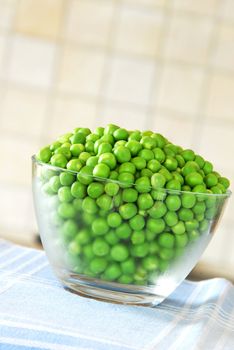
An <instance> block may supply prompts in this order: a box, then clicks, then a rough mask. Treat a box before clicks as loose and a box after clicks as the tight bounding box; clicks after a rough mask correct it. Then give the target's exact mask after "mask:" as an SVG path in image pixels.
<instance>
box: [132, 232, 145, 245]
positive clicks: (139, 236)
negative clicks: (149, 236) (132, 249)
mask: <svg viewBox="0 0 234 350" xmlns="http://www.w3.org/2000/svg"><path fill="white" fill-rule="evenodd" d="M144 241H145V235H144V231H141V230H139V231H133V233H132V235H131V242H132V244H142V243H144Z"/></svg>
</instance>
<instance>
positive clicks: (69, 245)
mask: <svg viewBox="0 0 234 350" xmlns="http://www.w3.org/2000/svg"><path fill="white" fill-rule="evenodd" d="M36 158H37V160H38V161H39V162H40V163H46V164H48V165H49V166H48V167H45V168H43V169H42V170H43V171H41V182H42V191H43V193H44V194H45V195H46V196H47V197H48V196H49V197H55V199H56V200H55V201H54V207H53V209H54V210H53V212H52V214H51V224H52V225H53V227H55V228H56V230H57V231H58V236H59V238H60V239H61V240H62V242H63V245H64V246H65V251H66V257H65V258H66V261H67V264H68V265H69V268H70V269H71V270H72V271H74V272H76V273H79V274H84V275H86V276H90V277H95V278H100V279H102V280H104V281H114V282H119V283H123V284H137V285H150V284H153V282H154V281H155V279H156V278H157V276H159V275H160V274H162V273H164V272H165V271H166V270H167V269H168V268H169V267H170V266H171V264H173V261H175V259H176V258H177V257H179V256H182V255H183V254H184V253H185V252H186V247H187V246H188V245H189V244H194V242H196V240H198V239H199V237H200V236H201V235H202V234H203V233H205V232H207V231H208V228H209V225H210V224H211V223H212V221H214V219H215V216H216V214H217V212H218V210H219V204H220V202H219V196H216V197H214V196H208V195H207V194H218V195H222V194H225V193H226V192H227V189H228V187H229V180H228V179H227V178H225V177H222V176H221V175H220V174H219V173H217V172H216V171H214V170H213V165H212V164H211V163H210V162H209V161H206V160H205V159H203V158H202V157H201V156H199V155H196V154H195V153H194V152H193V151H192V150H190V149H183V148H182V147H180V146H177V145H174V144H172V143H171V142H169V141H168V140H167V139H166V138H165V137H164V136H162V135H161V134H159V133H154V132H152V131H143V132H141V131H138V130H135V131H128V130H126V129H124V128H121V127H118V126H117V125H113V124H110V125H107V126H106V127H105V128H104V127H98V128H96V129H95V130H94V132H91V130H90V129H88V128H76V129H75V130H74V131H73V132H72V133H66V134H65V135H62V136H60V137H59V138H58V139H57V140H56V141H55V142H53V143H52V144H50V145H48V146H46V147H44V148H42V149H41V150H40V151H39V152H38V154H37V155H36ZM50 165H51V166H52V167H50ZM180 191H182V192H180ZM221 200H222V196H220V201H221Z"/></svg>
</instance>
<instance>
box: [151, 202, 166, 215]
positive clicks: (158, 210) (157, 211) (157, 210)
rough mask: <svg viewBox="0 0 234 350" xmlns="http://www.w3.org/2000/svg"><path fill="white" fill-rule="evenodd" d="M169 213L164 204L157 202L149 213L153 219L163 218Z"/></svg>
mask: <svg viewBox="0 0 234 350" xmlns="http://www.w3.org/2000/svg"><path fill="white" fill-rule="evenodd" d="M166 212H167V207H166V205H165V204H164V203H163V202H160V201H157V202H155V203H154V205H153V206H152V207H151V208H150V209H149V211H148V213H149V216H151V217H152V218H153V219H159V218H161V217H163V216H164V215H165V214H166Z"/></svg>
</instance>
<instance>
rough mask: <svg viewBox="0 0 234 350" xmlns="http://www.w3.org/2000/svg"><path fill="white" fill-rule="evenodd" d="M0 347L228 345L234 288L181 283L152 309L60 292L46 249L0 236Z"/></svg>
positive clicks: (117, 349)
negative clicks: (0, 238) (35, 248)
mask: <svg viewBox="0 0 234 350" xmlns="http://www.w3.org/2000/svg"><path fill="white" fill-rule="evenodd" d="M0 276H1V278H0V349H1V350H15V349H20V350H24V349H25V350H26V349H34V350H35V349H38V350H39V349H58V350H77V349H78V350H79V349H82V350H85V349H86V350H91V349H98V350H99V349H100V350H112V349H113V350H125V349H126V350H128V349H133V350H138V349H139V350H153V349H159V350H160V349H162V350H164V349H166V350H176V349H178V350H188V349H189V350H196V349H197V350H198V349H200V350H201V349H206V350H209V349H212V350H219V349H220V350H221V349H226V350H231V349H233V348H234V286H233V285H232V284H231V283H230V282H229V281H227V280H225V279H220V278H216V279H212V280H207V281H201V282H190V281H184V282H183V283H182V284H181V285H180V286H179V287H178V288H177V289H176V290H175V291H174V292H173V293H172V294H171V296H170V297H169V298H168V299H166V300H165V301H164V302H163V303H161V304H160V305H158V306H156V307H139V306H138V307H137V306H124V305H116V304H110V303H105V302H99V301H96V300H92V299H87V298H82V297H80V296H78V295H75V294H72V293H69V292H67V291H65V290H64V289H63V287H62V285H61V284H60V282H59V281H58V280H57V279H56V277H55V276H54V274H53V272H52V271H51V269H50V267H49V264H48V261H47V258H46V257H45V254H44V252H43V251H40V250H34V249H29V248H25V247H20V246H16V245H12V244H10V243H7V242H5V241H0Z"/></svg>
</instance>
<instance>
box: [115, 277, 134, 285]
mask: <svg viewBox="0 0 234 350" xmlns="http://www.w3.org/2000/svg"><path fill="white" fill-rule="evenodd" d="M132 281H133V277H132V276H129V275H121V276H120V277H119V279H118V282H119V283H122V284H130V283H132Z"/></svg>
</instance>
